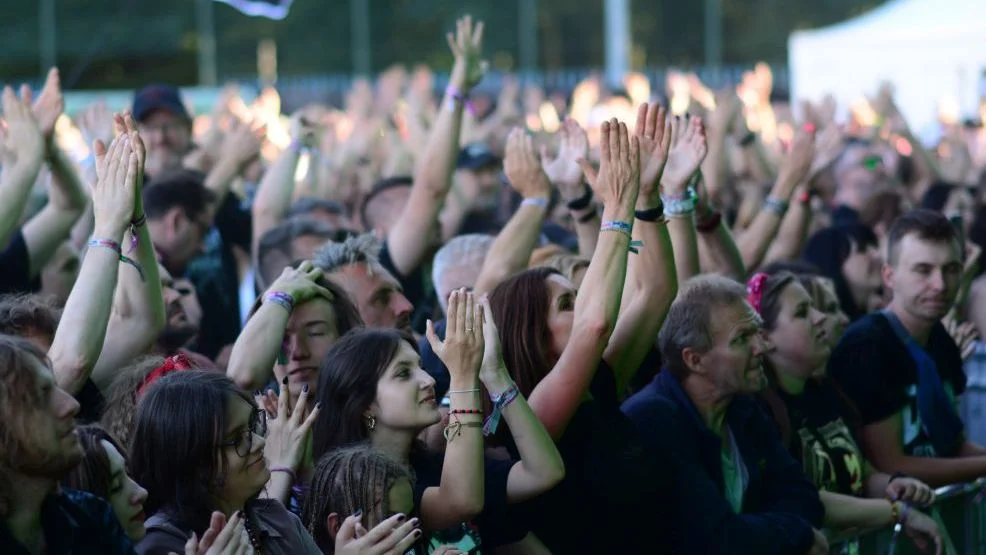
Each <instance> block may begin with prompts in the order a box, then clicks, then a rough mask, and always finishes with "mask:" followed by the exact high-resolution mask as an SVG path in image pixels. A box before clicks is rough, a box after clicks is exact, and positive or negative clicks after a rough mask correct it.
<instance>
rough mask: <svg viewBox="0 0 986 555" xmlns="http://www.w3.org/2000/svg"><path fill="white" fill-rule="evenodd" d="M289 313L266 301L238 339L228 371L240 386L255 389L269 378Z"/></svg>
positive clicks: (248, 389)
mask: <svg viewBox="0 0 986 555" xmlns="http://www.w3.org/2000/svg"><path fill="white" fill-rule="evenodd" d="M288 316H289V314H288V312H287V311H286V310H284V308H283V307H281V306H280V305H278V304H276V303H264V304H263V305H261V307H260V309H259V310H257V312H256V313H255V314H254V315H253V316H252V317H251V318H250V319H249V320H248V321H247V323H246V326H244V328H243V331H242V332H240V335H239V337H237V338H236V343H234V344H233V350H232V352H231V353H230V355H229V366H227V370H226V374H227V375H228V376H229V377H230V378H232V379H233V381H235V382H236V384H237V385H238V386H240V388H241V389H244V390H246V391H254V390H256V389H259V388H260V387H262V386H263V385H264V384H265V383H266V382H267V380H268V379H270V375H271V372H272V371H273V369H274V363H275V362H277V354H278V352H280V350H281V342H282V341H283V338H284V328H285V326H287V323H288Z"/></svg>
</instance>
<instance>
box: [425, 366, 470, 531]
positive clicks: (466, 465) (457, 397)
mask: <svg viewBox="0 0 986 555" xmlns="http://www.w3.org/2000/svg"><path fill="white" fill-rule="evenodd" d="M478 389H479V380H478V379H475V378H470V379H463V378H461V377H457V376H453V377H452V382H451V384H450V387H449V391H450V392H451V391H462V392H463V393H455V394H451V393H450V395H449V397H450V399H451V410H453V411H454V410H455V409H478V408H479V407H481V406H482V404H481V402H480V396H479V391H478ZM472 390H477V391H472ZM456 420H458V421H459V422H460V424H465V423H469V424H470V426H460V427H458V430H455V429H454V426H453V428H450V431H451V432H452V433H450V434H449V437H448V439H447V442H446V446H445V459H444V464H443V465H442V477H441V481H440V483H439V486H438V495H437V497H434V496H429V497H427V498H426V499H424V500H422V505H423V506H422V514H421V516H422V520H423V524H424V527H425V528H427V529H429V530H440V529H444V528H446V527H447V526H450V525H452V524H455V523H457V522H462V521H465V520H471V519H472V518H474V517H475V516H476V515H477V514H479V513H480V512H481V511H482V510H483V502H484V497H485V489H484V481H483V476H484V462H483V430H482V428H481V427H475V426H473V424H476V423H481V422H482V420H481V418H479V417H478V416H476V415H456V414H450V416H449V423H450V424H452V423H454V422H456ZM480 426H481V424H480ZM425 500H428V501H432V502H435V503H436V504H437V505H439V506H431V503H429V506H428V507H424V501H425Z"/></svg>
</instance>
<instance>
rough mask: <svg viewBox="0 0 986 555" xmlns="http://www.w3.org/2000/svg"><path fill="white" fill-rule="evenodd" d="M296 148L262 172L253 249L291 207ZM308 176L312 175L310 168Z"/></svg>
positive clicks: (292, 147)
mask: <svg viewBox="0 0 986 555" xmlns="http://www.w3.org/2000/svg"><path fill="white" fill-rule="evenodd" d="M298 158H299V147H297V146H295V144H294V143H292V145H291V146H289V147H288V148H286V149H285V150H284V151H283V152H281V154H280V156H278V157H277V160H275V161H274V163H273V164H272V165H271V167H270V168H268V169H267V171H266V173H264V177H263V179H261V180H260V186H259V187H258V188H257V196H256V198H255V199H254V201H253V243H254V246H253V249H254V256H256V250H257V242H258V241H259V239H260V237H261V236H262V235H263V234H264V232H265V231H267V230H268V229H271V228H272V227H274V226H276V225H277V224H278V223H280V221H281V220H282V219H284V215H285V214H287V212H288V209H290V207H291V201H292V199H293V198H294V196H293V195H294V174H295V170H297V168H298ZM309 173H310V174H313V173H315V169H314V168H309Z"/></svg>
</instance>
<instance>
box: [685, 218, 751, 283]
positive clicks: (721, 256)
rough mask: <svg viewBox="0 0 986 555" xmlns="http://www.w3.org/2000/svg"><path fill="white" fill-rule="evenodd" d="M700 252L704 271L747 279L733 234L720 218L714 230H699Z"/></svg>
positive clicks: (701, 266)
mask: <svg viewBox="0 0 986 555" xmlns="http://www.w3.org/2000/svg"><path fill="white" fill-rule="evenodd" d="M697 236H698V252H699V261H700V266H699V267H700V268H701V270H702V272H704V273H718V274H722V275H724V276H727V277H731V278H733V279H735V280H739V281H744V280H745V279H746V275H747V272H746V267H745V266H743V256H742V255H741V254H740V251H739V248H738V247H737V246H736V241H735V240H733V234H732V233H731V232H730V231H729V228H728V227H726V224H725V223H724V222H723V221H722V220H720V221H719V225H717V226H716V227H715V229H713V230H712V231H708V232H699V233H698V234H697Z"/></svg>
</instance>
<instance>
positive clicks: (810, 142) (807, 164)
mask: <svg viewBox="0 0 986 555" xmlns="http://www.w3.org/2000/svg"><path fill="white" fill-rule="evenodd" d="M814 158H815V133H814V131H812V130H811V129H805V128H802V129H801V130H800V131H798V132H797V133H795V135H794V140H793V141H792V142H791V151H790V152H788V153H787V156H786V157H784V160H783V161H782V162H781V166H780V168H779V169H778V172H777V175H778V178H779V179H786V180H787V181H788V182H789V183H791V186H792V187H793V186H794V185H797V184H798V183H801V182H802V181H804V180H805V178H807V177H808V171H809V170H811V164H812V160H814Z"/></svg>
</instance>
